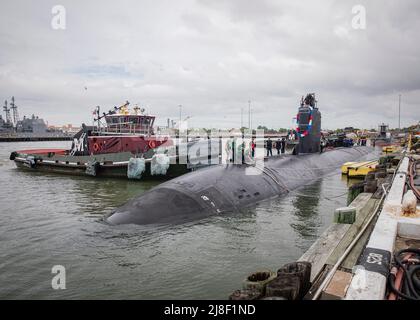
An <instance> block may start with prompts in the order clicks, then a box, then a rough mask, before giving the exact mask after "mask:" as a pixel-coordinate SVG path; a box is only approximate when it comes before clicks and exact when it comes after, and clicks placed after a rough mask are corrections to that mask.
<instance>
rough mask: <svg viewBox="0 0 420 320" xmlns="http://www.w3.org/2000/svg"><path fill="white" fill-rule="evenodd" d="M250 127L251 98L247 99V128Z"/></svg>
mask: <svg viewBox="0 0 420 320" xmlns="http://www.w3.org/2000/svg"><path fill="white" fill-rule="evenodd" d="M250 128H251V100H248V129H250Z"/></svg>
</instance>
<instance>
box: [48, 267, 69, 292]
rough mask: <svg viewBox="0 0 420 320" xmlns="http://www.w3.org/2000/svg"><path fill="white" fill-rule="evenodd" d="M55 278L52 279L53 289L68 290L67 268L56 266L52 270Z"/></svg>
mask: <svg viewBox="0 0 420 320" xmlns="http://www.w3.org/2000/svg"><path fill="white" fill-rule="evenodd" d="M51 273H52V274H55V276H54V277H53V278H52V279H51V287H52V288H53V289H54V290H64V289H66V268H65V267H64V266H62V265H55V266H53V267H52V269H51Z"/></svg>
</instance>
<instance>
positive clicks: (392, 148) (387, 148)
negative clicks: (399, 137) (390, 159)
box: [382, 146, 400, 153]
mask: <svg viewBox="0 0 420 320" xmlns="http://www.w3.org/2000/svg"><path fill="white" fill-rule="evenodd" d="M399 149H400V148H399V147H398V146H385V147H382V152H384V153H394V152H396V151H398V150H399Z"/></svg>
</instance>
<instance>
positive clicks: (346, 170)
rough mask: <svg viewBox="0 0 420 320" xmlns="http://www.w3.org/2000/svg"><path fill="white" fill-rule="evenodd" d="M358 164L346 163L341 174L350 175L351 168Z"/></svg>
mask: <svg viewBox="0 0 420 320" xmlns="http://www.w3.org/2000/svg"><path fill="white" fill-rule="evenodd" d="M356 163H357V162H346V163H345V164H343V165H342V166H341V173H342V174H348V173H349V167H350V166H351V165H353V164H356Z"/></svg>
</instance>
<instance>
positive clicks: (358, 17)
mask: <svg viewBox="0 0 420 320" xmlns="http://www.w3.org/2000/svg"><path fill="white" fill-rule="evenodd" d="M351 13H352V14H353V19H352V20H351V27H352V28H353V29H355V30H365V29H366V8H365V6H363V5H361V4H358V5H355V6H353V7H352V8H351Z"/></svg>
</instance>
